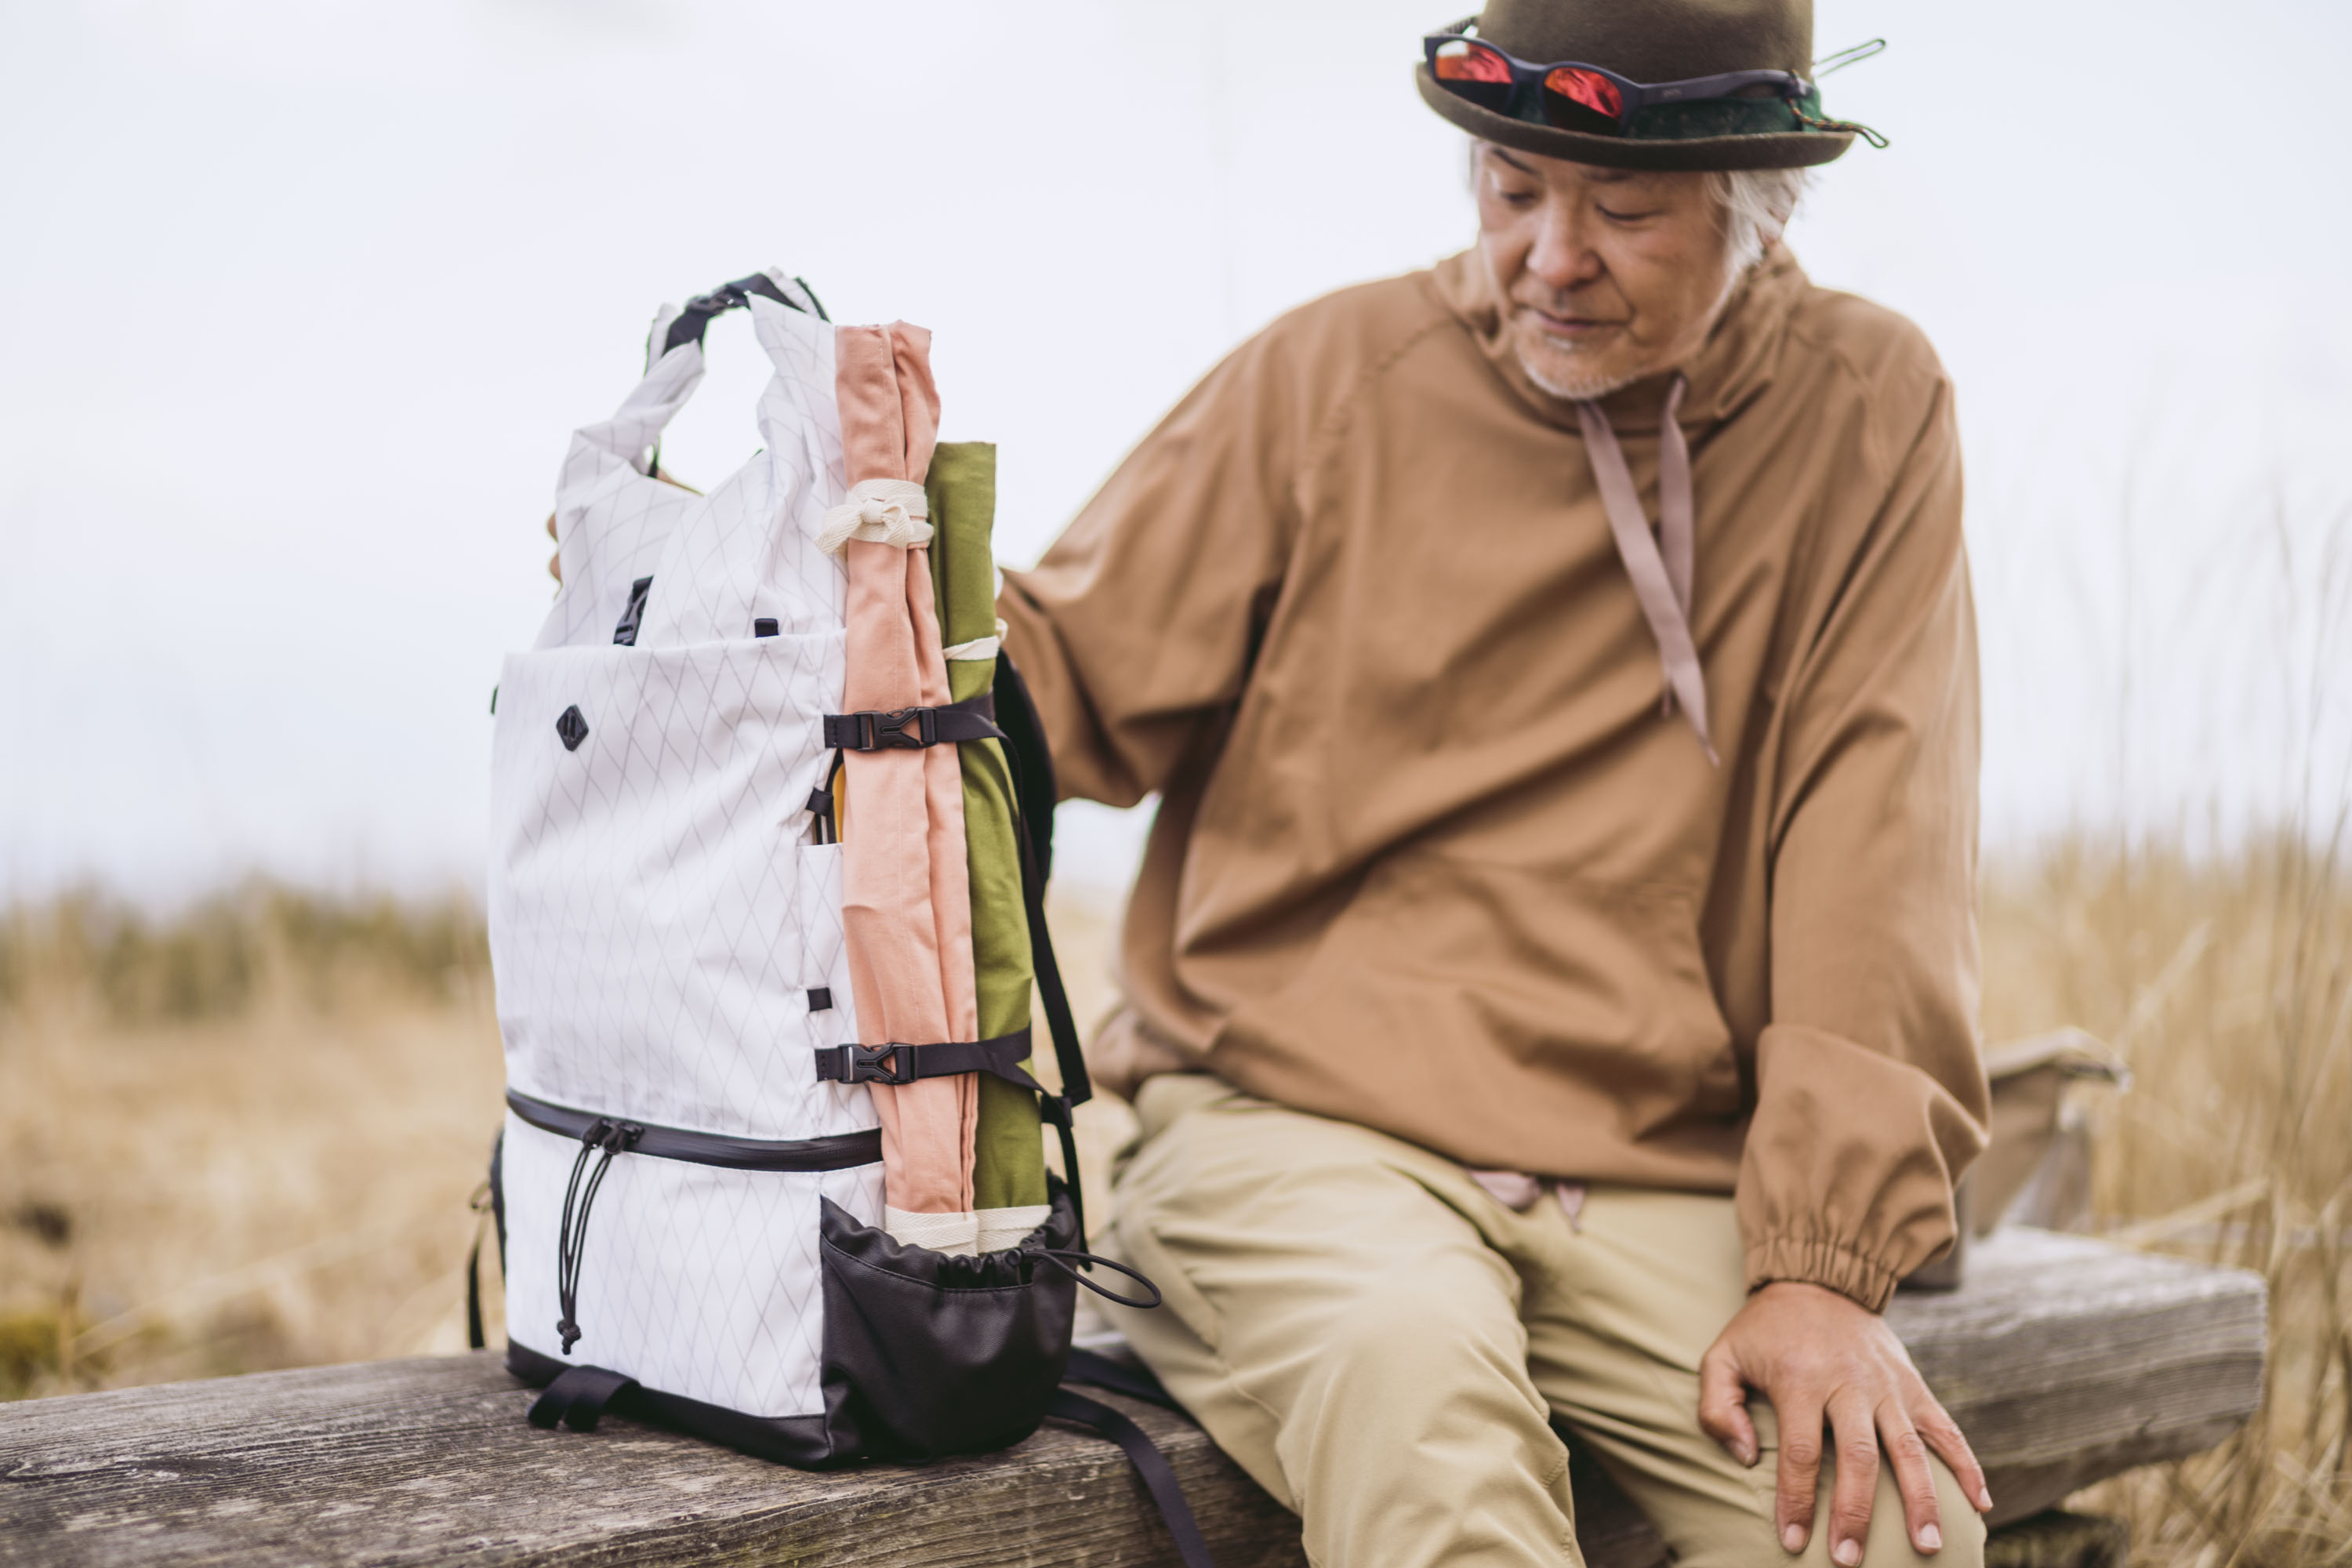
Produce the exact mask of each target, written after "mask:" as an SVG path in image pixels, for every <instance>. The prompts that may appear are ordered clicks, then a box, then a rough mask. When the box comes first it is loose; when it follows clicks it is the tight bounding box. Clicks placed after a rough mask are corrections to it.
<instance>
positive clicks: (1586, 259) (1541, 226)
mask: <svg viewBox="0 0 2352 1568" xmlns="http://www.w3.org/2000/svg"><path fill="white" fill-rule="evenodd" d="M1528 271H1529V272H1532V273H1534V274H1535V276H1536V279H1537V281H1538V282H1540V283H1542V284H1543V285H1544V286H1545V287H1546V288H1548V289H1556V290H1559V291H1560V292H1562V293H1565V292H1566V291H1567V290H1569V289H1575V288H1580V287H1581V286H1583V285H1585V284H1587V283H1590V282H1591V281H1592V280H1593V279H1596V278H1598V277H1600V276H1601V258H1600V257H1599V256H1597V255H1596V254H1594V252H1593V249H1592V247H1591V245H1590V244H1588V243H1587V242H1586V236H1585V232H1584V223H1583V221H1582V218H1581V216H1580V215H1579V214H1578V212H1577V211H1576V209H1575V207H1574V206H1573V205H1570V204H1569V203H1566V202H1546V203H1545V204H1544V206H1543V210H1542V213H1541V214H1540V215H1539V216H1538V220H1537V226H1536V242H1535V245H1534V246H1533V247H1531V248H1530V249H1529V250H1528Z"/></svg>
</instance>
